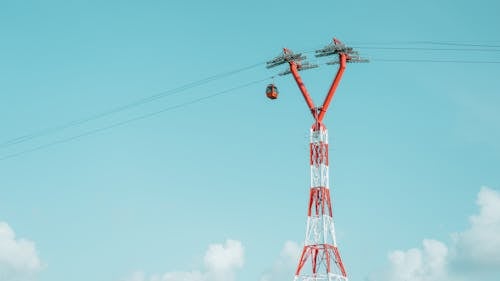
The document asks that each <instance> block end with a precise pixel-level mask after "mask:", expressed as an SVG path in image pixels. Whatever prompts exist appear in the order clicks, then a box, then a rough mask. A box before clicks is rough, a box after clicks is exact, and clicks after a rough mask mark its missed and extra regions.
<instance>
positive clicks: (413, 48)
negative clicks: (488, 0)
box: [354, 46, 500, 52]
mask: <svg viewBox="0 0 500 281" xmlns="http://www.w3.org/2000/svg"><path fill="white" fill-rule="evenodd" d="M354 48H358V49H369V50H409V51H460V52H463V51H467V52H500V49H477V48H475V49H470V48H469V49H466V48H424V47H373V46H366V47H362V46H354Z"/></svg>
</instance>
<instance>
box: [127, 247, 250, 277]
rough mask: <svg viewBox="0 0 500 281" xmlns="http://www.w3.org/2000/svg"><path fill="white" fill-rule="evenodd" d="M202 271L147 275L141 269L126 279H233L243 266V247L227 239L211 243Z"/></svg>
mask: <svg viewBox="0 0 500 281" xmlns="http://www.w3.org/2000/svg"><path fill="white" fill-rule="evenodd" d="M203 261H204V267H205V270H204V271H200V270H193V271H173V272H166V273H163V274H153V275H151V276H147V275H146V274H144V273H143V272H141V271H137V272H135V273H133V274H132V276H130V277H129V278H128V279H126V280H127V281H235V278H236V271H237V270H238V269H240V268H242V267H243V264H244V261H245V259H244V248H243V245H242V244H241V242H240V241H237V240H230V239H229V240H227V241H226V242H225V244H211V245H209V246H208V249H207V251H206V252H205V257H204V259H203Z"/></svg>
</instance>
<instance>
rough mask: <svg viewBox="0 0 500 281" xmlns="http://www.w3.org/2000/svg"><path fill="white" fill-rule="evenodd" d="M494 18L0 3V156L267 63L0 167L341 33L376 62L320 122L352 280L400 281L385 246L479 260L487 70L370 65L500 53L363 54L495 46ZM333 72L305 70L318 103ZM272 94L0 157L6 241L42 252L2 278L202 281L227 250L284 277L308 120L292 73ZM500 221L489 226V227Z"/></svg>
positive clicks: (361, 69)
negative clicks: (473, 244)
mask: <svg viewBox="0 0 500 281" xmlns="http://www.w3.org/2000/svg"><path fill="white" fill-rule="evenodd" d="M499 9H500V6H499V4H498V3H497V2H496V1H476V2H475V3H474V4H473V5H471V3H470V1H451V0H450V1H444V0H440V1H417V2H415V1H414V2H407V1H390V0H387V1H344V2H338V1H315V2H314V3H306V2H304V1H286V2H283V1H261V0H255V1H247V2H239V1H136V2H134V1H125V2H124V1H106V2H105V3H104V2H103V1H43V2H40V1H2V2H1V3H0V38H1V39H0V42H1V44H0V61H1V66H0V101H1V102H0V127H1V128H2V132H1V133H0V142H1V143H3V142H5V141H8V140H11V139H13V138H16V137H18V136H22V135H26V134H30V133H33V132H38V131H40V130H43V129H46V128H53V127H58V126H60V125H64V124H67V123H68V122H71V121H74V120H81V119H82V118H87V117H89V116H94V115H95V114H99V113H101V112H106V111H108V110H110V109H112V108H115V107H117V106H121V105H124V104H128V103H130V102H133V101H136V100H138V99H142V98H145V97H148V96H151V95H153V94H157V93H160V92H163V91H166V90H170V89H173V88H176V87H179V86H182V85H184V84H186V83H190V82H193V81H198V80H200V79H203V78H205V77H209V76H212V75H214V74H218V73H224V72H227V71H232V70H235V69H240V68H242V67H245V66H250V65H254V64H257V63H262V67H256V68H251V69H250V70H248V71H245V72H241V73H238V74H235V75H233V76H228V77H225V78H224V79H219V80H216V81H214V82H212V83H208V84H204V85H202V86H200V87H195V88H191V89H189V90H187V91H184V92H181V93H178V94H176V95H172V96H169V97H165V98H162V99H158V100H156V101H154V102H151V103H147V104H144V105H142V106H138V107H134V108H132V109H130V110H126V111H121V112H119V113H117V114H113V115H109V116H106V117H105V118H100V119H96V120H92V121H91V122H87V123H85V124H81V125H79V126H73V127H71V128H68V129H65V130H59V131H57V132H56V133H53V134H47V135H44V136H41V137H39V138H35V139H32V140H30V141H27V142H22V143H19V144H16V145H10V146H3V147H0V158H4V157H5V156H8V155H11V154H16V153H18V152H23V151H26V150H30V149H32V148H34V147H38V146H40V145H44V144H47V143H53V142H57V141H59V140H64V139H67V138H71V137H73V136H76V135H79V134H82V133H85V132H87V131H89V130H94V129H96V128H103V127H106V126H109V125H112V124H115V123H117V122H121V121H124V120H128V119H130V118H134V117H137V116H142V115H144V114H147V113H150V112H155V111H158V110H162V109H165V108H169V107H171V106H175V105H178V104H182V103H185V102H189V101H192V100H194V99H197V98H199V97H202V96H206V95H211V94H214V93H218V92H220V91H222V90H226V89H229V88H232V87H237V86H240V85H243V84H245V83H248V82H251V81H256V80H260V79H265V78H267V77H270V76H272V75H275V74H276V72H277V71H278V70H276V71H274V70H267V69H265V67H264V63H263V62H264V61H266V60H267V59H270V58H272V57H274V56H276V55H277V54H279V53H280V50H281V48H282V47H288V48H291V49H292V50H296V51H306V50H314V49H317V48H320V47H322V46H324V45H326V44H328V43H329V42H330V40H331V39H332V37H333V36H336V37H338V38H339V39H341V40H343V41H344V42H345V43H347V44H350V45H352V46H358V48H357V49H358V50H359V51H360V52H361V53H362V55H365V56H366V57H369V58H370V59H371V60H372V62H371V63H369V64H356V65H354V64H353V65H349V66H348V68H347V70H346V73H345V75H344V79H343V80H342V83H341V84H340V86H339V88H338V91H337V93H336V96H335V99H334V101H333V103H332V105H331V108H330V112H329V113H328V114H327V115H326V120H325V123H326V125H327V126H328V128H329V130H330V131H329V135H330V160H331V168H330V172H331V175H330V176H331V178H333V186H332V189H333V196H334V204H335V207H334V210H335V220H336V228H337V235H338V237H337V238H338V241H339V247H340V250H341V253H342V255H343V258H344V262H345V265H346V268H347V270H348V272H349V274H350V280H367V278H368V279H370V280H372V279H373V280H377V279H376V278H380V277H378V276H381V275H379V274H389V275H390V274H393V275H391V276H392V277H391V278H395V279H397V275H394V274H396V273H394V272H395V271H391V270H396V269H397V268H396V269H394V268H395V266H394V260H392V261H391V260H390V259H389V260H388V254H389V253H394V252H393V251H395V250H401V251H402V252H401V253H403V257H405V255H408V256H411V254H415V253H416V252H418V251H420V253H422V255H423V256H425V254H426V253H427V254H428V252H426V249H427V248H425V247H426V246H425V245H427V246H428V248H429V247H431V248H432V247H433V246H436V245H437V246H436V247H437V248H439V249H443V247H442V246H443V245H442V244H444V245H445V247H446V248H447V249H449V252H450V255H455V257H457V256H458V257H461V256H467V257H469V256H473V255H472V254H471V255H467V254H460V253H463V252H466V253H468V252H467V249H468V248H467V246H464V245H466V244H467V243H466V242H467V241H472V240H473V239H472V238H470V237H471V236H474V233H476V232H478V233H479V232H480V233H483V232H481V231H483V228H481V227H483V226H484V224H481V223H477V221H482V220H481V219H479V220H476V221H474V220H469V217H470V216H473V215H476V216H478V217H479V218H483V217H484V216H486V217H493V218H498V217H497V216H496V215H492V216H489V215H488V214H490V213H493V214H498V213H496V212H497V211H498V210H497V209H495V207H494V206H496V205H495V204H496V202H497V201H495V198H497V197H496V196H497V195H498V194H497V193H498V192H499V191H500V173H499V170H500V164H499V159H500V110H499V109H500V96H499V93H500V80H498V77H500V76H499V74H500V64H484V63H470V64H469V63H421V62H420V63H404V62H400V63H389V62H384V61H382V60H384V59H417V60H423V59H431V60H473V61H485V60H490V61H497V62H498V61H500V54H499V51H498V49H500V48H496V50H497V51H493V52H485V51H466V52H465V51H453V50H448V51H446V52H445V51H435V50H424V51H422V50H390V49H376V48H373V47H374V46H387V45H377V43H384V44H386V43H394V42H396V43H397V42H409V41H412V42H414V41H434V42H457V43H470V44H481V45H500V38H499V37H498V35H497V33H498V30H497V29H498V28H497V27H498V26H500V19H499V18H498V15H497V12H498V11H499ZM389 46H393V45H389ZM403 46H404V45H403ZM411 46H412V47H420V45H411ZM424 47H432V48H436V47H442V46H428V45H425V46H424ZM312 61H313V62H314V61H315V60H314V59H312ZM334 74H335V68H330V67H326V66H322V67H321V68H319V69H315V70H310V71H308V72H304V74H303V79H304V82H305V83H306V85H307V86H308V88H309V90H310V92H311V94H312V96H313V97H314V98H315V100H321V99H322V98H323V95H324V93H325V92H326V91H327V89H328V87H329V83H330V81H331V79H332V77H333V75H334ZM270 81H271V80H270V79H269V80H265V81H262V82H261V83H256V84H253V85H251V86H249V87H246V88H241V89H238V90H236V91H232V92H230V93H228V94H226V95H221V96H218V97H215V98H211V99H207V100H204V101H201V102H198V103H195V104H192V105H189V106H185V107H181V108H178V109H174V110H170V111H167V112H164V113H162V114H158V115H156V116H154V117H151V118H147V119H143V120H140V121H137V122H132V123H129V124H126V125H124V126H120V127H116V128H113V129H110V130H105V131H102V132H99V133H96V134H92V135H89V136H86V137H82V138H79V139H76V140H74V141H70V142H65V143H60V144H57V145H54V146H51V147H47V148H44V149H40V150H37V151H33V152H30V153H25V154H22V155H19V156H16V157H12V158H6V159H2V160H0V222H4V225H3V227H2V225H0V234H1V233H2V229H3V230H4V232H3V233H4V234H5V233H6V234H5V235H4V236H3V237H4V238H5V237H7V238H5V239H6V240H5V241H7V242H5V243H4V245H11V246H12V247H11V248H10V249H14V250H15V249H24V250H19V251H20V253H21V254H19V255H20V256H22V257H31V258H33V257H34V256H35V257H36V258H35V259H34V262H32V263H31V264H32V266H31V267H29V266H28V267H27V266H18V267H15V266H13V265H12V264H13V263H12V262H10V263H9V257H12V256H13V255H14V254H9V255H7V254H5V253H7V252H6V251H5V252H4V255H2V254H1V253H0V273H1V274H4V275H3V277H2V275H0V279H1V278H4V279H6V280H0V281H11V280H17V279H14V278H18V279H20V280H28V278H31V279H34V280H40V281H49V280H50V281H60V280H61V281H62V280H67V279H71V280H74V281H80V280H98V281H100V280H102V281H122V280H140V281H142V280H146V281H150V280H152V281H155V280H156V279H154V276H153V275H155V274H159V275H161V274H165V273H171V272H181V273H182V272H195V273H193V274H192V275H191V277H190V278H191V280H195V279H193V278H212V279H202V280H204V281H205V280H210V281H212V280H215V279H213V278H217V277H213V276H209V275H210V274H212V273H213V271H214V270H213V266H212V267H211V264H212V263H211V261H212V260H210V259H208V261H207V256H210V255H209V253H214V252H215V253H218V252H217V251H219V250H220V251H222V250H221V249H225V250H227V251H222V253H225V254H228V255H229V254H231V255H233V254H234V255H235V257H236V258H234V259H230V260H233V261H237V262H234V263H230V262H228V263H227V264H226V267H224V268H225V269H227V272H228V276H229V275H231V274H232V273H234V278H233V279H234V280H240V281H250V280H263V279H261V278H263V277H262V276H266V275H267V276H274V275H273V274H284V276H289V277H290V279H289V280H291V277H292V274H293V272H288V271H287V268H288V267H287V266H283V268H279V266H276V264H277V263H278V264H279V263H280V262H282V263H283V264H285V263H286V262H288V260H286V255H287V254H288V253H289V252H292V253H293V249H294V247H295V246H296V245H297V243H298V244H299V245H300V243H302V240H303V237H304V230H305V219H306V217H305V214H306V213H305V211H306V201H307V193H308V182H309V167H308V160H307V159H308V158H307V157H308V133H309V127H310V124H311V122H312V120H311V118H310V116H309V113H308V111H307V109H306V106H305V104H304V102H303V100H302V97H301V96H300V93H299V91H298V89H297V88H296V85H295V84H294V82H293V80H292V77H289V76H285V77H280V78H276V80H275V83H276V84H277V85H278V87H279V89H280V98H279V99H278V100H276V101H274V102H271V101H269V100H267V99H266V98H265V96H264V88H265V86H266V85H267V83H268V82H270ZM483 186H486V187H484V188H483V189H481V187H483ZM481 198H483V199H484V200H480V199H481ZM475 202H476V203H475ZM491 202H493V203H491ZM492 206H493V207H492ZM491 210H493V211H491ZM483 211H484V212H483ZM483 215H484V216H483ZM499 224H500V219H499V220H493V222H489V223H486V225H487V227H486V229H487V230H488V231H490V232H488V233H491V229H496V228H495V227H497V226H498V225H499ZM477 229H479V230H477ZM499 229H500V228H499ZM7 230H12V231H14V232H15V236H14V234H12V233H11V232H9V231H7ZM9 233H10V234H9ZM453 233H455V234H456V235H454V237H455V238H454V239H452V236H453V235H452V234H453ZM457 233H458V234H457ZM471 233H472V234H471ZM7 234H8V235H7ZM457 235H458V236H457ZM0 236H1V235H0ZM456 237H459V238H456ZM460 237H465V238H460ZM468 237H469V238H468ZM22 239H25V240H22ZM228 239H229V241H233V242H228V241H227V240H228ZM424 239H434V240H431V241H441V242H439V243H441V244H439V243H432V242H430V243H427V244H425V245H424V246H422V241H423V240H424ZM457 239H458V240H457ZM467 239H468V240H467ZM1 241H2V240H0V242H1ZM21 241H25V242H26V241H28V242H30V241H31V242H32V243H33V244H29V243H28V244H29V245H31V248H30V247H28V246H26V247H20V246H19V245H20V244H19V243H21ZM287 241H289V242H288V243H286V242H287ZM426 241H427V240H426ZM454 241H455V242H454ZM456 241H458V242H456ZM464 241H465V242H464ZM9 243H10V244H9ZM294 243H295V244H294ZM21 244H22V243H21ZM219 244H220V245H219ZM16 245H17V246H16ZM23 245H24V244H23ZM210 245H212V246H213V247H212V248H210ZM217 245H219V246H220V247H217ZM294 245H295V246H294ZM429 245H430V246H429ZM18 246H19V247H18ZM486 246H488V245H486ZM489 246H493V248H494V249H495V247H496V246H498V247H500V244H498V245H496V244H491V245H489ZM221 247H222V248H221ZM413 248H415V249H416V251H413V252H406V251H407V250H408V249H413ZM486 248H488V247H486ZM490 248H491V247H490ZM30 249H31V250H30ZM243 249H244V250H243ZM283 249H284V252H285V254H283V255H284V256H285V258H283V255H282V256H280V252H281V251H282V250H283ZM496 249H499V251H498V252H500V248H496ZM14 250H13V251H14ZM233 250H234V251H233ZM35 251H36V253H35ZM287 251H288V252H287ZM243 252H244V253H243ZM431 252H432V251H431ZM438 252H439V251H438ZM453 252H458V254H457V253H453ZM433 253H435V252H433ZM439 253H442V251H441V252H439ZM215 256H217V255H215ZM223 256H224V255H223ZM243 256H244V257H243ZM231 257H233V256H231ZM2 258H4V259H3V260H2ZM495 258H496V257H493V258H492V260H494V261H495V260H496V259H495ZM240 259H241V260H240ZM243 259H244V261H243ZM280 259H285V260H286V262H285V261H283V260H280ZM457 260H460V259H459V258H457ZM498 260H500V258H498ZM31 261H33V259H32V260H31ZM240 261H241V262H240ZM2 262H3V264H2ZM450 263H453V262H450ZM472 264H473V263H472ZM478 264H480V262H478ZM499 264H500V262H499ZM495 265H497V264H495ZM13 268H14V269H13ZM497 268H498V267H497ZM1 270H3V272H2V271H1ZM23 271H26V272H27V273H26V272H25V273H26V274H25V273H23ZM386 271H387V272H389V273H387V272H386ZM450 271H451V269H450ZM6 272H7V273H6ZM384 272H386V273H384ZM391 272H392V273H391ZM426 272H427V271H426ZM476 272H477V271H476ZM484 272H486V273H484V274H485V278H489V277H490V276H492V275H491V274H490V275H489V276H488V275H487V274H489V273H488V271H487V270H484ZM198 273H200V274H201V275H202V277H200V276H201V275H200V276H198V275H196V274H198ZM204 274H206V276H209V277H206V276H205V275H204ZM288 274H289V275H288ZM432 274H434V273H429V276H430V275H432ZM449 274H450V275H453V274H454V272H449ZM495 274H496V273H495ZM195 275H196V276H198V277H196V276H195ZM172 276H174V277H168V278H175V276H178V275H172ZM193 276H194V277H193ZM471 276H473V275H471ZM166 278H167V277H165V278H164V279H163V280H160V281H164V280H166V281H169V279H166ZM186 278H187V277H186ZM425 278H427V279H425ZM432 278H434V277H432V276H431V277H422V278H421V279H413V280H432ZM386 279H387V278H386ZM395 279H392V280H395ZM158 280H159V279H158ZM191 280H187V279H186V281H191ZM409 280H410V279H409ZM465 280H467V279H465ZM486 280H487V279H486ZM215 281H220V280H215ZM224 281H226V280H224ZM228 281H232V280H231V279H228Z"/></svg>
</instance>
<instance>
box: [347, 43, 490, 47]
mask: <svg viewBox="0 0 500 281" xmlns="http://www.w3.org/2000/svg"><path fill="white" fill-rule="evenodd" d="M498 42H500V41H489V42H482V43H477V42H473V43H458V42H442V41H392V42H352V44H354V45H360V46H361V45H364V46H366V45H385V46H388V45H442V46H462V47H481V48H500V45H491V44H490V43H498Z"/></svg>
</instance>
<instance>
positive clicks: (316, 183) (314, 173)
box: [310, 129, 330, 188]
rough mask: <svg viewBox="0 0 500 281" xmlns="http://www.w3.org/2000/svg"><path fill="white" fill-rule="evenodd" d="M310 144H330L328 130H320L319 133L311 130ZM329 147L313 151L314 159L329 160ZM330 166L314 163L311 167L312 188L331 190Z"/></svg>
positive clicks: (321, 147)
mask: <svg viewBox="0 0 500 281" xmlns="http://www.w3.org/2000/svg"><path fill="white" fill-rule="evenodd" d="M310 143H311V144H312V145H313V146H314V145H320V144H321V143H323V144H328V131H327V130H326V129H320V130H318V131H313V130H312V129H311V136H310ZM327 149H328V148H327V146H321V145H320V149H319V151H317V150H316V149H313V150H312V151H311V153H312V159H327V158H328V151H327ZM328 173H329V170H328V165H326V163H324V162H320V163H317V162H316V163H315V162H314V161H313V163H312V165H311V187H326V188H329V186H330V182H329V177H328Z"/></svg>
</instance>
